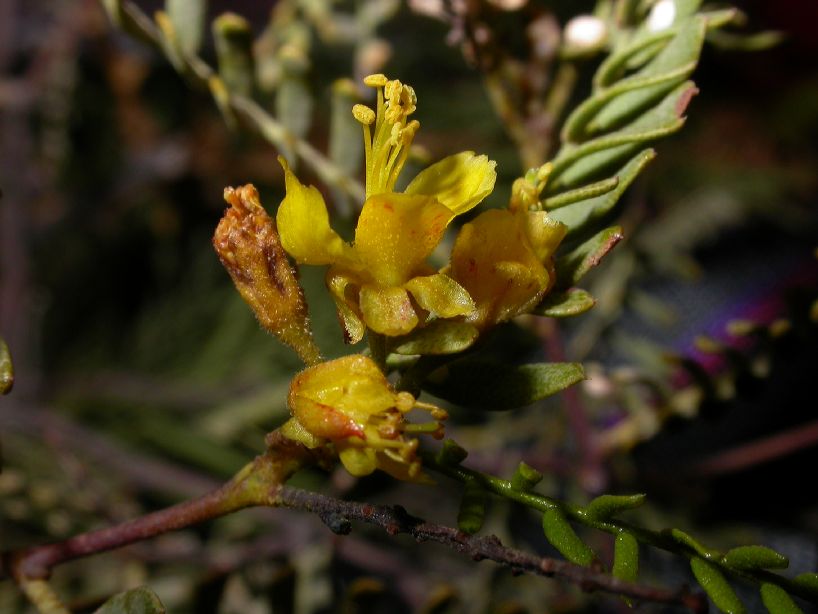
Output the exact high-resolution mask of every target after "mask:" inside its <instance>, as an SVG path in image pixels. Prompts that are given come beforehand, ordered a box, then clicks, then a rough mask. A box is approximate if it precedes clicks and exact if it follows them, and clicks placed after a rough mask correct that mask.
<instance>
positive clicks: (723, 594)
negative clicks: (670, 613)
mask: <svg viewBox="0 0 818 614" xmlns="http://www.w3.org/2000/svg"><path fill="white" fill-rule="evenodd" d="M690 569H692V570H693V575H694V576H696V581H697V582H698V583H699V584H700V585H701V587H702V588H703V589H704V592H705V593H707V595H708V597H710V599H712V600H713V603H715V604H716V607H717V608H718V609H719V610H721V611H722V612H726V613H727V614H743V613H744V612H745V611H746V610H745V609H744V605H743V604H742V603H741V600H740V599H739V598H738V595H736V592H735V591H734V590H733V587H732V586H730V584H729V583H728V582H727V579H726V578H725V577H724V574H723V573H721V571H720V570H719V568H718V567H716V566H715V565H714V564H713V563H710V562H708V561H705V560H704V559H701V558H699V557H693V558H692V559H690Z"/></svg>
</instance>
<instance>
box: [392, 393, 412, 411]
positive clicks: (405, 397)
mask: <svg viewBox="0 0 818 614" xmlns="http://www.w3.org/2000/svg"><path fill="white" fill-rule="evenodd" d="M414 406H415V397H413V396H412V395H411V394H409V393H408V392H399V393H398V394H397V397H396V398H395V409H397V410H398V411H399V412H400V413H402V414H405V413H406V412H407V411H409V410H411V409H412V408H413V407H414Z"/></svg>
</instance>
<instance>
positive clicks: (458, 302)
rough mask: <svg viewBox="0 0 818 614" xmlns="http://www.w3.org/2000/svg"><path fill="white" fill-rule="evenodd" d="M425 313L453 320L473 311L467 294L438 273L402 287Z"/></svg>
mask: <svg viewBox="0 0 818 614" xmlns="http://www.w3.org/2000/svg"><path fill="white" fill-rule="evenodd" d="M404 287H405V288H406V289H407V290H409V292H411V293H412V296H413V297H414V298H415V300H416V301H417V303H418V305H420V306H421V307H423V308H424V309H425V310H426V311H428V312H430V313H431V314H433V315H435V316H438V317H440V318H453V317H455V316H462V315H466V314H467V313H470V312H472V311H474V302H473V301H472V300H471V297H470V296H469V293H468V292H466V290H465V289H464V288H463V286H461V285H460V284H458V283H457V282H456V281H455V280H453V279H452V278H451V277H449V276H448V275H444V274H442V273H438V274H437V275H427V276H425V277H415V278H413V279H411V280H409V281H408V282H407V283H406V284H405V286H404Z"/></svg>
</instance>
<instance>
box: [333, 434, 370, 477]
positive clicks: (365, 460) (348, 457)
mask: <svg viewBox="0 0 818 614" xmlns="http://www.w3.org/2000/svg"><path fill="white" fill-rule="evenodd" d="M337 448H338V458H339V459H341V464H342V465H343V466H344V467H345V468H346V470H347V471H349V472H350V473H351V474H352V475H354V476H356V477H361V476H364V475H369V474H370V473H372V472H373V471H375V469H377V467H378V464H377V459H376V453H375V450H373V449H372V448H361V447H358V446H355V445H350V444H349V443H347V442H339V443H338V444H337Z"/></svg>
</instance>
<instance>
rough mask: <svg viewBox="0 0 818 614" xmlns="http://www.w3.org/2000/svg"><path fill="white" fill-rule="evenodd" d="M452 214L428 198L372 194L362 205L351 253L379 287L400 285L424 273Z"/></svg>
mask: <svg viewBox="0 0 818 614" xmlns="http://www.w3.org/2000/svg"><path fill="white" fill-rule="evenodd" d="M452 217H453V214H452V212H451V211H449V209H447V208H446V207H444V206H443V205H441V204H440V203H439V202H437V201H436V200H435V199H434V198H432V197H430V196H409V195H407V194H391V193H386V194H376V195H374V196H370V197H369V198H368V199H367V200H366V202H365V203H364V207H363V209H362V210H361V216H360V217H359V218H358V227H357V228H356V230H355V247H354V249H355V253H356V255H357V257H358V258H359V261H360V265H361V267H362V269H363V270H365V271H366V272H367V274H368V275H369V276H370V277H371V278H372V279H373V280H374V281H375V283H377V284H378V285H380V286H401V285H403V284H404V283H406V282H407V281H408V280H409V279H411V278H412V277H414V276H415V275H417V274H418V273H419V272H420V271H421V269H423V270H425V266H424V261H425V260H426V258H427V257H428V256H429V254H431V253H432V250H433V249H434V248H435V246H436V245H437V244H438V243H439V242H440V239H441V237H442V236H443V233H444V231H445V230H446V226H447V225H448V224H449V222H450V221H451V220H452Z"/></svg>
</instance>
